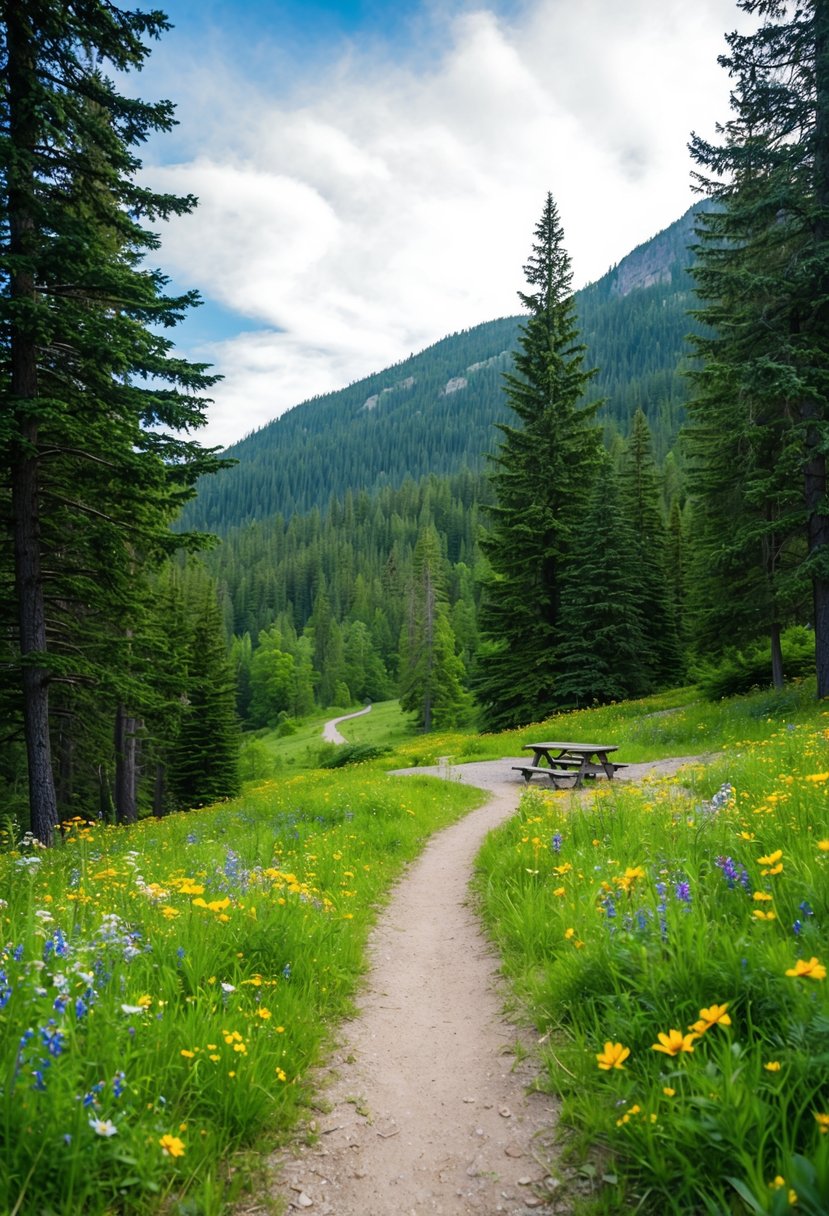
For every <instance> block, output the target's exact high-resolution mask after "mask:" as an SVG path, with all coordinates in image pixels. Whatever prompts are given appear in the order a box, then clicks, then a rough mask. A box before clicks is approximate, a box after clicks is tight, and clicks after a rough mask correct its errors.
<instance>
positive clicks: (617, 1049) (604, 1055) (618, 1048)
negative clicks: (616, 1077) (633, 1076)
mask: <svg viewBox="0 0 829 1216" xmlns="http://www.w3.org/2000/svg"><path fill="white" fill-rule="evenodd" d="M629 1055H630V1048H629V1047H623V1046H622V1044H621V1043H611V1041H610V1039H608V1041H607V1042H606V1043H605V1045H604V1051H599V1052H597V1053H596V1060H597V1061H598V1064H599V1068H600V1069H601V1070H602V1071H603V1072H610V1070H611V1068H624V1066H625V1060H626V1059H627V1058H628V1056H629Z"/></svg>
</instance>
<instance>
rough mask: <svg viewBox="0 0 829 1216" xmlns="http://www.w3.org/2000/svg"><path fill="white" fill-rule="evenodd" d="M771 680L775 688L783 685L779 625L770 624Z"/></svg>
mask: <svg viewBox="0 0 829 1216" xmlns="http://www.w3.org/2000/svg"><path fill="white" fill-rule="evenodd" d="M770 640H771V682H772V684H773V685H774V687H775V688H782V687H783V651H782V649H781V646H780V625H779V624H778V623H777V622H776V621H775V622H774V624H773V625H772V626H771V635H770Z"/></svg>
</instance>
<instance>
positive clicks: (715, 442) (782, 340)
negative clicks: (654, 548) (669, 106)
mask: <svg viewBox="0 0 829 1216" xmlns="http://www.w3.org/2000/svg"><path fill="white" fill-rule="evenodd" d="M738 7H739V8H740V9H742V10H743V11H744V12H745V13H747V14H749V15H752V16H756V17H760V18H761V19H762V21H761V24H760V25H759V27H758V29H757V30H756V31H755V32H753V33H750V34H739V33H732V34H729V35H728V36H727V42H728V54H727V55H724V56H722V57H721V59H720V62H721V63H722V65H723V66H724V67H725V68H726V69H727V71H728V73H729V75H730V76H731V78H732V82H733V83H732V88H731V106H732V116H731V118H730V120H729V121H728V123H727V124H725V125H724V126H723V127H721V128H720V132H721V134H722V135H723V140H722V142H721V143H719V144H712V143H709V142H707V141H705V140H702V139H700V138H699V137H697V136H695V137H694V138H693V139H692V143H691V152H692V155H693V156H694V159H695V160H696V162H697V164H698V165H699V166H700V172H699V173H698V174H697V177H698V183H699V187H700V189H701V190H703V191H705V193H707V194H708V195H709V196H710V197H711V198H712V199H714V200H715V203H716V206H715V207H714V208H713V209H711V210H710V211H708V212H706V213H705V215H704V220H703V226H702V229H701V238H702V243H701V247H700V249H699V265H698V270H697V271H696V278H697V290H698V292H699V294H700V295H701V297H702V298H703V300H704V301H705V303H704V306H703V308H702V309H701V310H700V316H701V317H702V319H703V320H704V321H706V322H707V323H708V324H709V325H710V326H712V327H713V329H714V335H713V337H710V338H709V337H705V338H703V339H702V340H701V341H700V342H699V350H700V353H701V354H702V355H703V357H704V359H705V367H704V370H703V372H702V373H701V375H700V378H699V380H698V383H697V394H696V399H695V401H694V403H693V407H692V408H693V416H694V420H695V444H696V459H697V472H696V480H695V492H696V496H697V505H696V508H695V518H696V519H697V520H698V523H699V535H700V536H701V547H702V550H703V556H707V557H708V566H709V568H710V569H711V570H712V571H713V574H714V576H715V577H714V579H713V580H712V591H713V594H712V596H711V597H709V598H710V599H711V601H712V606H713V611H711V610H707V611H705V612H704V613H703V614H702V621H703V626H702V634H703V637H705V636H706V635H707V636H708V637H711V636H712V635H714V634H716V632H717V631H718V630H719V632H720V634H722V633H723V627H724V625H725V624H726V623H727V625H728V632H729V633H730V634H731V640H733V641H741V640H745V639H746V637H747V635H748V633H749V632H750V630H751V629H752V627H753V629H754V631H755V636H756V634H757V633H758V632H760V629H761V627H763V628H764V629H765V631H766V632H767V633H768V634H769V635H770V636H771V639H772V646H773V653H774V668H775V670H774V675H775V679H776V680H778V681H779V680H780V679H782V666H781V663H780V652H779V646H778V645H776V639H777V638H778V636H779V631H780V628H781V626H782V625H783V624H784V623H785V622H786V620H787V619H790V618H791V616H792V614H793V613H794V612H795V611H796V609H797V604H798V598H799V592H800V590H801V588H802V585H803V583H804V582H806V581H809V582H810V583H811V594H812V602H813V623H814V628H815V651H816V667H817V687H818V695H819V696H821V697H824V696H827V695H829V511H827V507H826V452H827V449H829V6H827V4H826V3H825V0H803V3H797V4H793V3H788V2H787V0H738ZM706 174H707V175H708V176H706ZM729 478H730V479H731V483H730V484H729ZM804 524H805V527H804ZM798 532H802V535H803V545H802V549H800V551H799V546H798V541H797V534H798ZM726 595H729V596H730V598H731V604H732V605H736V607H737V611H732V610H730V607H729V604H728V603H727V601H726Z"/></svg>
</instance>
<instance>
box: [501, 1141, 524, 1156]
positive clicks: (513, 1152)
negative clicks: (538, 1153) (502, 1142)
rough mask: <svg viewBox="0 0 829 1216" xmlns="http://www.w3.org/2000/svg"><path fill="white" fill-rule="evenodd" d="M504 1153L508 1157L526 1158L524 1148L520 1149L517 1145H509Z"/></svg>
mask: <svg viewBox="0 0 829 1216" xmlns="http://www.w3.org/2000/svg"><path fill="white" fill-rule="evenodd" d="M504 1152H505V1153H506V1154H507V1156H508V1157H523V1156H524V1150H523V1148H520V1147H519V1146H518V1145H517V1144H508V1145H507V1147H506V1148H505V1149H504Z"/></svg>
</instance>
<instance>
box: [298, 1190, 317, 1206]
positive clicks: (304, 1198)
mask: <svg viewBox="0 0 829 1216" xmlns="http://www.w3.org/2000/svg"><path fill="white" fill-rule="evenodd" d="M297 1206H298V1207H300V1208H312V1207H313V1206H314V1201H313V1199H312V1198H311V1196H310V1195H306V1194H305V1192H304V1191H303V1192H302V1193H301V1194H300V1195H299V1196H297Z"/></svg>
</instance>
